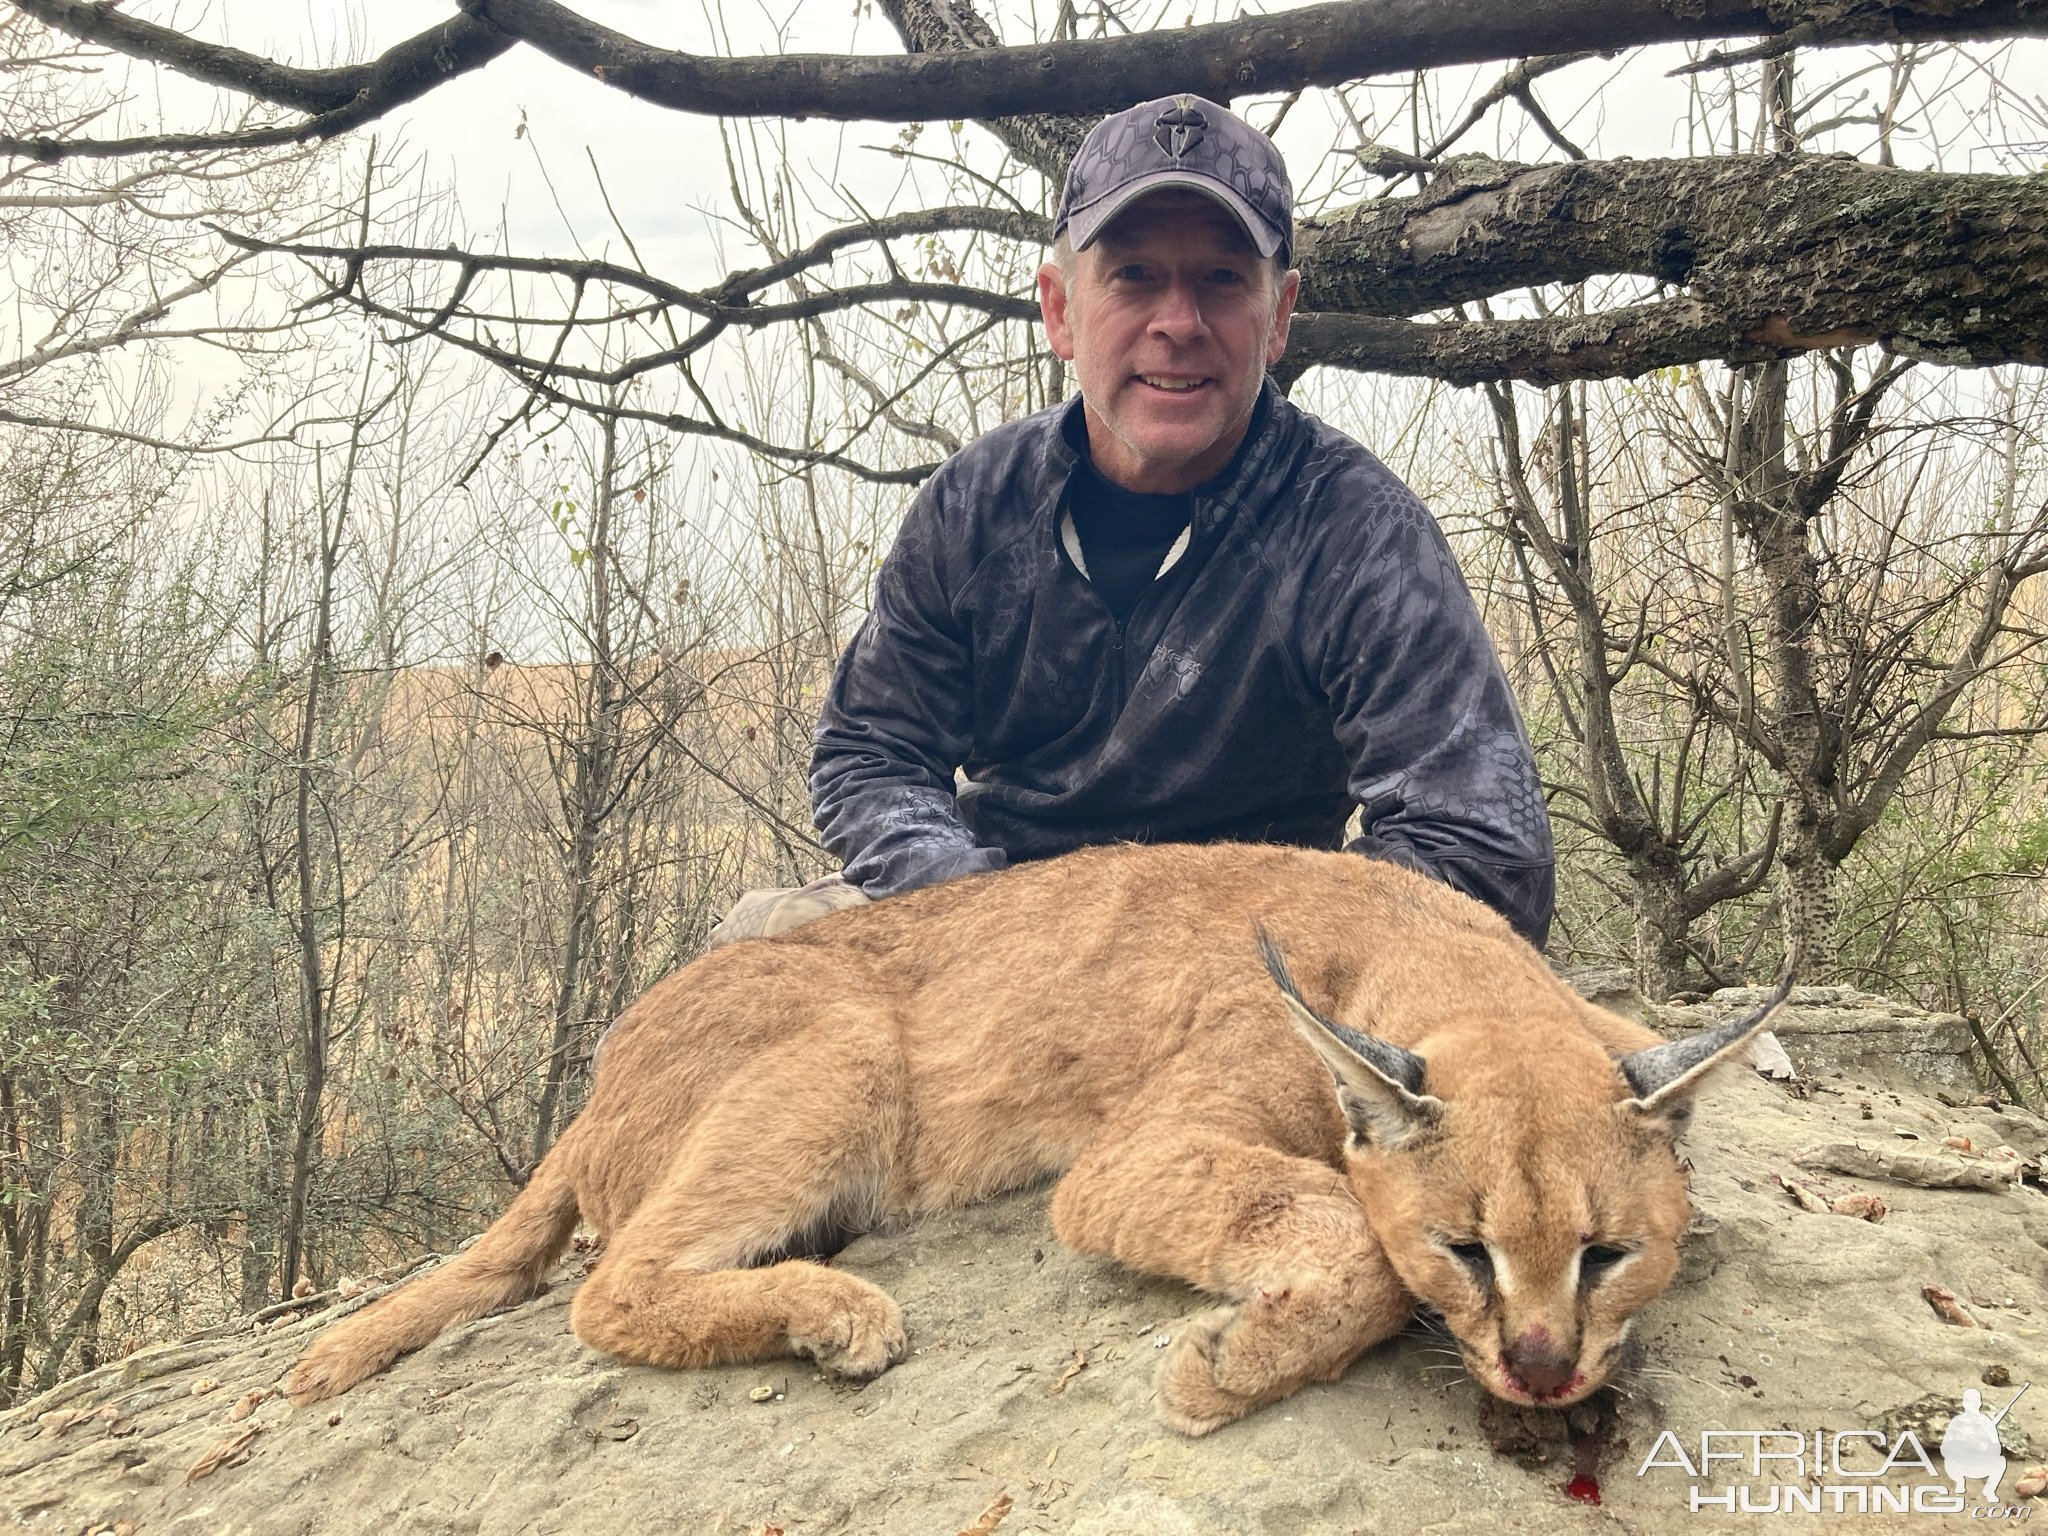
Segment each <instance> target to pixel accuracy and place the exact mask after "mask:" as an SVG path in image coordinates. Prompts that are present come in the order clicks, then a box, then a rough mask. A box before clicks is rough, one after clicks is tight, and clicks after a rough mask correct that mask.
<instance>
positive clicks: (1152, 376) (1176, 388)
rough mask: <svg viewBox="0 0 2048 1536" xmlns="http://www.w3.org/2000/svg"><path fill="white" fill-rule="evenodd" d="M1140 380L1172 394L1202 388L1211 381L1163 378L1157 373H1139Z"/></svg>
mask: <svg viewBox="0 0 2048 1536" xmlns="http://www.w3.org/2000/svg"><path fill="white" fill-rule="evenodd" d="M1138 382H1139V383H1140V384H1149V385H1150V386H1151V387H1152V388H1154V389H1163V390H1166V391H1167V392H1168V393H1170V394H1176V395H1185V394H1187V393H1189V392H1190V391H1192V390H1197V389H1200V388H1201V387H1202V386H1203V385H1205V384H1207V383H1208V382H1209V381H1208V380H1207V379H1168V378H1161V377H1160V376H1159V375H1158V374H1156V373H1141V374H1139V375H1138Z"/></svg>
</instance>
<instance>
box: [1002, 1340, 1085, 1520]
mask: <svg viewBox="0 0 2048 1536" xmlns="http://www.w3.org/2000/svg"><path fill="white" fill-rule="evenodd" d="M1087 1368H1088V1356H1087V1355H1086V1353H1084V1352H1083V1351H1081V1350H1078V1349H1077V1350H1075V1351H1074V1360H1073V1363H1072V1364H1071V1365H1069V1366H1068V1367H1067V1368H1066V1369H1065V1370H1064V1371H1061V1372H1060V1379H1059V1380H1058V1381H1056V1382H1054V1383H1053V1384H1052V1385H1051V1386H1049V1387H1047V1388H1046V1389H1045V1393H1046V1396H1048V1397H1057V1396H1059V1395H1060V1393H1062V1392H1064V1391H1066V1390H1067V1383H1068V1382H1070V1381H1072V1380H1073V1379H1074V1378H1075V1377H1076V1376H1078V1375H1080V1374H1081V1372H1082V1371H1084V1370H1086V1369H1087ZM990 1507H991V1508H993V1507H994V1506H993V1505H991V1506H990ZM989 1529H990V1530H994V1529H995V1527H994V1526H990V1527H989Z"/></svg>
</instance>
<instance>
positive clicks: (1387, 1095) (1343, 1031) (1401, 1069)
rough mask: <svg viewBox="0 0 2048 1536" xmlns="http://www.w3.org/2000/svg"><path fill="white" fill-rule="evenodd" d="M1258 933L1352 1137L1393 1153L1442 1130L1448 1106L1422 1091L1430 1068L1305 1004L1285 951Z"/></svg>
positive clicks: (1273, 973) (1293, 1016)
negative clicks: (1333, 1085) (1326, 1072)
mask: <svg viewBox="0 0 2048 1536" xmlns="http://www.w3.org/2000/svg"><path fill="white" fill-rule="evenodd" d="M1252 931H1253V933H1254V934H1255V935H1256V936H1257V938H1258V943H1259V953H1260V955H1261V956H1262V957H1263V958H1264V959H1265V962H1266V970H1267V973H1268V974H1269V975H1271V976H1272V978H1273V982H1274V984H1275V985H1276V986H1278V987H1279V988H1280V996H1281V998H1282V999H1283V1000H1284V1001H1285V1002H1286V1004H1287V1013H1288V1017H1289V1018H1290V1019H1292V1020H1293V1022H1294V1027H1295V1029H1296V1030H1297V1031H1298V1032H1299V1033H1300V1035H1301V1037H1302V1039H1304V1040H1306V1041H1307V1042H1308V1043H1309V1045H1310V1046H1311V1047H1312V1048H1313V1049H1314V1050H1315V1053H1316V1054H1317V1055H1318V1056H1320V1057H1321V1058H1322V1060H1323V1065H1324V1066H1326V1067H1328V1068H1329V1069H1330V1076H1331V1077H1333V1078H1335V1079H1336V1084H1337V1103H1338V1106H1339V1107H1340V1108H1341V1109H1342V1110H1343V1112H1344V1120H1345V1123H1346V1124H1348V1125H1349V1126H1350V1127H1351V1133H1352V1135H1353V1136H1354V1137H1355V1138H1357V1139H1359V1140H1361V1141H1363V1142H1366V1143H1368V1144H1370V1145H1373V1146H1377V1147H1385V1148H1389V1149H1391V1148H1395V1147H1400V1146H1406V1145H1411V1144H1413V1143H1414V1142H1415V1141H1416V1140H1417V1139H1418V1138H1420V1137H1421V1136H1423V1135H1424V1134H1426V1133H1427V1132H1430V1131H1433V1130H1434V1129H1436V1127H1437V1126H1438V1125H1439V1124H1440V1123H1441V1120H1442V1117H1443V1109H1444V1105H1443V1100H1441V1099H1437V1098H1433V1097H1431V1096H1430V1095H1429V1094H1426V1093H1424V1092H1423V1091H1422V1080H1423V1076H1424V1073H1425V1072H1426V1070H1427V1063H1425V1062H1424V1061H1423V1059H1422V1058H1421V1057H1420V1056H1418V1055H1416V1054H1415V1053H1414V1052H1413V1051H1405V1050H1403V1049H1402V1048H1401V1047H1400V1046H1398V1045H1391V1044H1389V1043H1388V1042H1386V1041H1385V1040H1378V1039H1375V1038H1373V1037H1372V1036H1371V1035H1363V1034H1360V1033H1359V1032H1358V1031H1357V1030H1355V1029H1347V1028H1345V1027H1344V1026H1343V1025H1342V1024H1339V1023H1337V1022H1336V1020H1334V1019H1328V1018H1325V1017H1324V1016H1323V1015H1322V1014H1320V1013H1318V1012H1316V1010H1315V1009H1313V1008H1311V1007H1310V1006H1309V1005H1308V1004H1307V1003H1306V1002H1304V1001H1303V1000H1302V996H1301V993H1300V991H1299V989H1297V988H1296V986H1295V985H1294V977H1293V975H1292V974H1290V973H1289V971H1288V969H1287V959H1286V957H1285V956H1284V955H1282V954H1281V952H1280V946H1279V945H1277V944H1275V943H1274V942H1273V940H1272V937H1271V935H1269V934H1268V933H1267V932H1266V930H1265V929H1264V928H1262V927H1260V926H1259V925H1258V924H1256V923H1254V924H1253V925H1252Z"/></svg>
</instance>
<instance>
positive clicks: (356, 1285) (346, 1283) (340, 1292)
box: [334, 1275, 366, 1301]
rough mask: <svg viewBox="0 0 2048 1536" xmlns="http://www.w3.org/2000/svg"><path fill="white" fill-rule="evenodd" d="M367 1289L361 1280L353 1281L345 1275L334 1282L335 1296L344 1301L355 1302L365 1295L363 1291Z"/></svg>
mask: <svg viewBox="0 0 2048 1536" xmlns="http://www.w3.org/2000/svg"><path fill="white" fill-rule="evenodd" d="M365 1289H366V1287H365V1286H364V1285H363V1283H362V1282H361V1281H360V1280H351V1279H349V1278H348V1276H346V1275H343V1276H342V1277H341V1278H340V1279H339V1280H337V1281H335V1282H334V1294H335V1295H337V1296H339V1297H340V1298H341V1299H342V1300H343V1301H354V1300H355V1299H356V1298H357V1297H358V1296H360V1295H362V1294H363V1291H364V1290H365Z"/></svg>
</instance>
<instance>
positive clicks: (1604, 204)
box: [1294, 156, 2048, 383]
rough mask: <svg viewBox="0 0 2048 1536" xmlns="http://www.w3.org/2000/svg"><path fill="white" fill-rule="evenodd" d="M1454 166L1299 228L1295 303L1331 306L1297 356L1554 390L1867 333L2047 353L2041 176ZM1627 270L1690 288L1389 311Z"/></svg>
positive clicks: (1668, 166) (1789, 159) (1720, 165)
mask: <svg viewBox="0 0 2048 1536" xmlns="http://www.w3.org/2000/svg"><path fill="white" fill-rule="evenodd" d="M1450 167H1451V169H1450V171H1449V173H1448V174H1446V175H1445V176H1444V177H1443V178H1442V180H1441V181H1440V182H1439V183H1438V184H1437V185H1434V186H1432V187H1431V188H1430V189H1429V190H1428V191H1427V192H1424V193H1423V194H1421V195H1420V196H1417V197H1413V198H1404V199H1389V200H1387V201H1384V202H1377V203H1371V204H1365V205H1362V206H1360V207H1357V208H1354V209H1352V210H1350V211H1349V212H1346V213H1343V214H1339V215H1337V216H1336V217H1334V218H1331V219H1329V220H1327V221H1325V222H1324V223H1322V224H1321V225H1320V226H1318V227H1315V228H1312V229H1306V230H1304V233H1303V237H1302V242H1301V251H1302V255H1301V268H1302V282H1303V292H1302V302H1303V305H1304V307H1305V308H1306V309H1308V310H1310V311H1322V313H1307V314H1303V315H1301V316H1299V317H1297V319H1296V321H1295V327H1296V341H1297V346H1296V353H1295V359H1294V360H1295V361H1296V362H1297V363H1298V364H1299V365H1303V366H1305V365H1307V364H1309V363H1315V362H1327V363H1331V364H1334V365H1336V366H1341V367H1352V368H1367V369H1385V370H1388V371H1393V372H1401V373H1418V374H1426V375H1428V376H1430V377H1433V378H1441V379H1446V380H1449V381H1451V382H1454V383H1473V382H1476V381H1478V380H1480V379H1485V378H1496V379H1497V378H1517V379H1528V380H1534V381H1542V382H1551V381H1555V380H1559V379H1567V378H1611V377H1617V376H1623V375H1628V374H1637V373H1642V372H1646V371H1648V370H1650V369H1653V368H1659V367H1665V366H1669V365H1670V364H1673V363H1685V362H1697V361H1701V360H1703V359H1706V358H1721V359H1725V360H1729V361H1735V362H1744V361H1757V360H1761V359H1765V358H1771V357H1786V356H1791V355H1794V354H1796V353H1800V352H1807V351H1813V350H1817V349H1821V348H1826V347H1837V346H1848V345H1860V344H1868V343H1882V344H1883V345H1885V346H1888V347H1890V348H1892V349H1893V350H1894V351H1898V352H1901V353H1904V354H1907V355H1911V356H1918V357H1926V358H1930V359H1933V360H1935V361H1938V362H1943V363H1950V364H1959V365H1986V364H1992V363H2008V362H2023V363H2042V362H2048V176H1953V175H1940V174H1934V173H1930V172H1918V171H1902V170H1897V169H1895V168H1892V167H1887V166H1873V165H1864V164H1861V163H1859V162H1857V161H1853V160H1848V159H1841V158H1836V157H1832V156H1729V157H1722V158H1715V159H1700V160H1632V161H1630V160H1623V161H1583V162H1573V163H1571V164H1565V165H1544V166H1508V165H1502V164H1500V163H1498V162H1494V161H1485V160H1462V161H1454V162H1450ZM1617 274H1636V275H1639V276H1643V277H1649V278H1653V279H1656V280H1659V281H1661V282H1664V283H1668V284H1671V285H1673V286H1674V287H1676V288H1680V289H1682V292H1681V293H1678V294H1676V295H1674V296H1672V297H1670V298H1667V299H1663V300H1660V301H1654V302H1649V303H1642V304H1635V305H1630V306H1627V307H1624V308H1621V309H1617V310H1615V311H1612V312H1610V313H1607V314H1602V315H1591V316H1586V317H1583V318H1559V319H1546V320H1516V321H1489V322H1478V321H1467V322H1446V323H1444V324H1440V325H1434V326H1428V327H1421V326H1415V325H1408V324H1402V323H1392V324H1389V323H1387V322H1388V321H1397V320H1398V317H1401V316H1406V315H1413V314H1417V313H1420V312H1423V311H1426V310H1430V309H1438V308H1443V307H1447V306H1449V305H1453V304H1459V303H1464V302H1468V301H1471V300H1476V299H1482V298H1487V297H1490V296H1492V295H1495V294H1499V293H1503V292H1507V291H1509V290H1512V289H1516V288H1523V287H1538V286H1543V285H1547V284H1553V283H1576V282H1581V281H1584V280H1586V279H1588V278H1595V277H1600V276H1609V275H1617ZM1374 317H1378V319H1375V318H1374Z"/></svg>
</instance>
